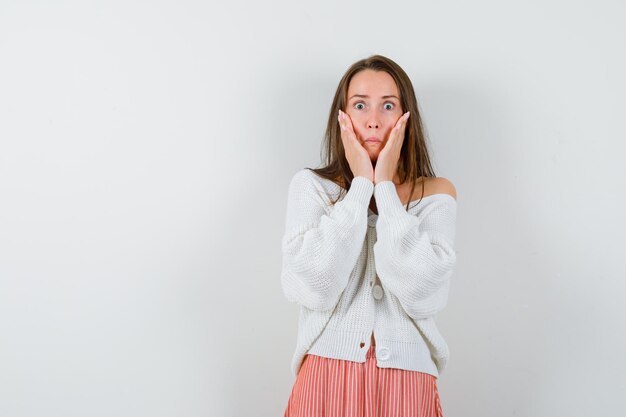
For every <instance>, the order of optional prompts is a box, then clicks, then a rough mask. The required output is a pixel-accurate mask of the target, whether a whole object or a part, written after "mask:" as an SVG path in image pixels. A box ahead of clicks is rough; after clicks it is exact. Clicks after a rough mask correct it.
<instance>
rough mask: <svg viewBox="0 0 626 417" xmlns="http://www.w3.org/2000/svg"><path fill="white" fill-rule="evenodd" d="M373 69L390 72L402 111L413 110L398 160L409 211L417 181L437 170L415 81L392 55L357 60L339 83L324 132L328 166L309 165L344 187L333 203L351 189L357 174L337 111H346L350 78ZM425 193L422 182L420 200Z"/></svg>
mask: <svg viewBox="0 0 626 417" xmlns="http://www.w3.org/2000/svg"><path fill="white" fill-rule="evenodd" d="M366 69H370V70H374V71H385V72H386V73H388V74H389V75H391V76H392V77H393V79H394V81H395V82H396V85H397V86H398V90H400V103H401V106H402V109H403V112H405V113H406V112H407V111H410V112H411V116H410V117H409V120H408V123H407V125H406V128H405V133H404V142H403V143H402V150H401V151H400V158H399V160H398V176H399V177H400V182H401V184H404V183H405V182H406V181H409V182H410V186H411V194H410V195H409V201H408V202H407V210H408V209H409V203H410V202H411V198H412V196H413V189H414V187H415V183H416V182H417V180H418V179H419V178H420V177H423V178H424V179H425V178H426V177H435V172H434V170H433V167H432V165H431V163H430V158H429V155H428V148H427V144H426V137H425V135H424V128H423V126H422V118H421V116H420V113H419V108H418V105H417V99H416V97H415V91H414V90H413V84H412V83H411V80H410V79H409V77H408V75H407V74H406V72H404V70H403V69H402V68H401V67H400V66H399V65H398V64H396V63H395V62H394V61H392V60H391V59H389V58H386V57H384V56H382V55H372V56H370V57H368V58H365V59H361V60H360V61H357V62H355V63H354V64H352V65H351V66H350V68H348V70H347V71H346V73H345V74H344V75H343V77H342V78H341V80H340V81H339V85H338V86H337V91H336V92H335V98H334V99H333V104H332V106H331V108H330V113H329V115H328V125H327V126H326V133H325V135H324V143H323V149H324V150H325V159H326V162H325V165H324V166H322V167H320V168H309V167H307V169H310V170H311V171H313V172H315V173H316V174H317V175H319V176H320V177H322V178H326V179H328V180H331V181H333V182H334V183H335V184H337V185H339V187H341V188H342V193H341V194H340V195H339V196H338V197H337V199H336V200H334V201H333V202H332V204H335V203H336V202H337V201H338V200H339V198H341V197H342V195H345V193H346V192H347V190H349V189H350V184H351V183H352V179H353V178H354V175H353V174H352V170H350V166H349V164H348V160H347V159H346V156H345V151H344V148H343V142H342V141H341V128H340V126H339V121H338V120H337V115H338V110H339V109H341V110H342V111H344V112H345V111H346V103H347V101H348V100H347V98H348V97H347V96H348V86H349V85H350V80H352V77H354V75H355V74H357V73H358V72H360V71H363V70H366ZM423 196H424V181H422V195H421V197H420V200H419V201H418V204H419V202H420V201H421V200H422V197H423Z"/></svg>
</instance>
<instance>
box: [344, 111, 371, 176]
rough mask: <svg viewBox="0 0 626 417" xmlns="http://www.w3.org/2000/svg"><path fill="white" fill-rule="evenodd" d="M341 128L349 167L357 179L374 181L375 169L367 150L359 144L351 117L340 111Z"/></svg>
mask: <svg viewBox="0 0 626 417" xmlns="http://www.w3.org/2000/svg"><path fill="white" fill-rule="evenodd" d="M338 120H339V127H340V128H341V141H342V142H343V149H344V150H345V153H346V159H347V160H348V165H350V169H351V170H352V175H353V176H355V177H365V178H367V179H369V180H370V181H372V182H373V181H374V167H373V165H372V161H371V159H370V155H369V153H368V152H367V149H365V148H364V147H363V145H361V143H359V140H358V139H357V138H356V134H355V133H354V128H353V127H352V119H350V116H349V115H348V114H346V113H344V112H342V111H341V109H339V116H338Z"/></svg>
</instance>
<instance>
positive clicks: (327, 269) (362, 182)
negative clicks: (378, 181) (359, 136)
mask: <svg viewBox="0 0 626 417" xmlns="http://www.w3.org/2000/svg"><path fill="white" fill-rule="evenodd" d="M315 175H316V174H315V173H313V172H311V171H309V170H308V169H304V170H300V171H298V172H297V173H296V174H295V175H294V176H293V178H292V179H291V182H290V184H289V191H288V198H287V215H286V221H285V233H284V235H283V238H282V272H281V284H282V289H283V292H284V294H285V296H286V298H287V300H288V301H290V302H296V303H298V304H300V305H303V306H305V307H307V308H309V309H312V310H328V309H331V308H333V307H334V306H335V305H336V303H337V301H338V300H339V297H340V295H341V293H342V292H343V290H344V289H345V287H346V286H347V284H348V279H349V277H350V274H351V272H352V270H353V269H354V267H355V265H356V261H357V259H358V256H359V254H360V252H361V249H362V247H363V242H364V239H365V235H366V232H367V208H368V206H369V202H370V199H371V197H372V193H373V190H374V183H373V182H372V181H371V180H369V179H367V178H365V177H360V176H358V177H355V178H354V179H353V180H352V183H351V186H350V189H349V190H348V191H347V193H346V195H345V196H344V197H343V199H342V200H340V201H338V202H337V203H335V205H334V207H332V206H329V204H330V202H329V199H328V197H327V195H326V194H325V191H324V189H323V188H322V186H321V184H320V183H319V181H318V180H316V179H315V177H314V176H315Z"/></svg>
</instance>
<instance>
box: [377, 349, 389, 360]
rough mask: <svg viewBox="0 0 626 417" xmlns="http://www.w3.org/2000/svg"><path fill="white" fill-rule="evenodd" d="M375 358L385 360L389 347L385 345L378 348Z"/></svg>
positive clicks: (387, 357)
mask: <svg viewBox="0 0 626 417" xmlns="http://www.w3.org/2000/svg"><path fill="white" fill-rule="evenodd" d="M376 358H378V359H380V360H381V361H386V360H387V359H389V349H388V348H386V347H380V348H378V352H376Z"/></svg>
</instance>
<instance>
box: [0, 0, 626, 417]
mask: <svg viewBox="0 0 626 417" xmlns="http://www.w3.org/2000/svg"><path fill="white" fill-rule="evenodd" d="M85 3H86V2H80V1H74V2H72V1H56V2H54V1H40V2H33V1H8V0H3V1H2V2H1V3H0V416H3V417H26V416H28V417H40V416H46V417H55V416H59V417H61V416H62V417H70V416H77V417H78V416H81V417H82V416H103V417H104V416H106V417H110V416H116V417H123V416H129V417H130V416H133V417H135V416H146V417H160V416H271V415H273V416H278V415H282V412H283V411H284V407H285V406H286V401H287V399H288V396H289V394H290V390H291V387H292V384H293V377H292V376H291V374H290V370H289V364H290V361H291V356H292V354H293V350H294V348H295V338H296V331H297V327H296V326H297V314H298V307H297V306H296V305H293V304H289V303H288V302H287V301H286V300H285V298H284V297H283V294H282V291H281V288H280V266H281V264H280V261H281V254H280V239H281V237H282V233H283V231H284V230H283V227H284V214H285V208H286V198H287V186H288V183H289V180H290V178H291V176H292V175H293V173H295V172H296V171H297V170H298V169H300V168H302V167H304V166H317V165H318V163H319V160H320V158H319V155H320V143H321V139H322V135H323V132H324V128H325V123H326V121H327V117H328V111H329V108H330V104H331V100H332V96H333V94H334V91H335V88H336V86H337V83H338V82H339V79H340V77H341V75H342V74H343V72H344V71H345V70H346V69H347V68H348V66H349V65H350V64H352V63H353V62H354V61H356V60H358V59H361V58H364V57H366V56H369V55H371V54H375V53H379V54H383V55H386V56H388V57H390V58H391V59H393V60H395V61H396V62H397V63H398V64H400V65H401V66H402V67H403V68H404V69H405V70H406V71H407V73H408V74H409V76H410V77H411V79H412V81H413V83H414V86H415V89H416V93H417V95H418V100H419V104H420V108H421V109H422V112H423V117H424V121H425V124H426V127H427V131H428V135H429V138H430V142H431V148H432V152H433V154H432V156H433V159H434V165H435V169H436V172H437V175H438V176H443V177H446V178H449V179H450V180H451V181H452V182H453V183H454V184H455V186H456V188H457V192H458V224H457V251H458V259H459V261H458V265H457V269H456V271H455V274H454V275H453V284H452V286H451V292H450V300H449V303H448V307H447V309H446V310H445V311H444V312H443V313H441V314H440V316H439V318H438V320H437V322H438V325H439V327H440V330H441V332H442V334H443V335H444V337H445V338H446V340H447V342H448V344H449V346H450V351H451V357H450V361H449V363H448V367H447V368H446V370H445V371H444V372H443V373H442V375H441V376H440V378H439V380H438V386H439V389H440V395H441V399H442V402H443V409H444V414H445V415H446V417H455V416H458V417H461V416H481V417H485V416H489V417H502V416H533V417H537V416H546V417H548V416H549V417H553V416H581V417H582V416H589V415H616V413H619V412H620V411H621V410H623V409H624V408H625V407H626V401H625V400H624V395H623V394H624V392H626V384H625V383H624V374H625V373H626V360H625V359H624V357H623V355H624V352H626V335H625V332H624V330H623V318H624V317H625V315H626V307H625V306H624V302H623V297H624V294H625V290H626V283H625V280H624V278H626V276H625V275H626V274H625V268H624V262H623V258H624V254H625V250H624V249H625V244H624V235H625V234H626V227H625V224H626V222H625V220H624V209H625V208H626V197H625V191H624V190H626V168H625V167H624V166H625V165H624V163H623V159H624V152H625V150H626V146H625V144H624V142H625V140H626V135H625V132H626V129H625V128H624V124H623V122H622V121H623V117H621V116H622V115H623V114H624V113H626V105H625V104H624V96H625V94H626V88H625V87H626V86H625V83H626V82H625V78H624V76H623V74H625V73H626V59H625V56H624V52H623V50H624V44H625V42H624V41H625V40H626V28H625V26H624V25H623V21H624V16H625V12H626V7H625V6H624V3H623V2H620V1H608V0H605V1H595V2H591V1H587V2H584V1H565V0H562V1H557V0H552V1H545V0H542V1H525V2H501V1H495V0H493V1H486V0H482V1H480V0H479V1H474V2H463V1H455V2H432V1H428V2H427V1H418V2H415V1H406V2H397V1H396V2H388V3H383V2H380V1H358V2H357V1H350V2H341V4H335V2H330V1H326V2H309V3H301V4H298V3H297V2H290V1H283V2H274V3H269V2H248V3H245V2H225V3H213V2H205V1H195V2H193V1H181V0H179V1H176V2H174V1H170V2H165V1H160V2H154V1H153V2H148V1H144V2H139V1H101V2H89V4H85ZM505 3H508V4H505Z"/></svg>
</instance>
